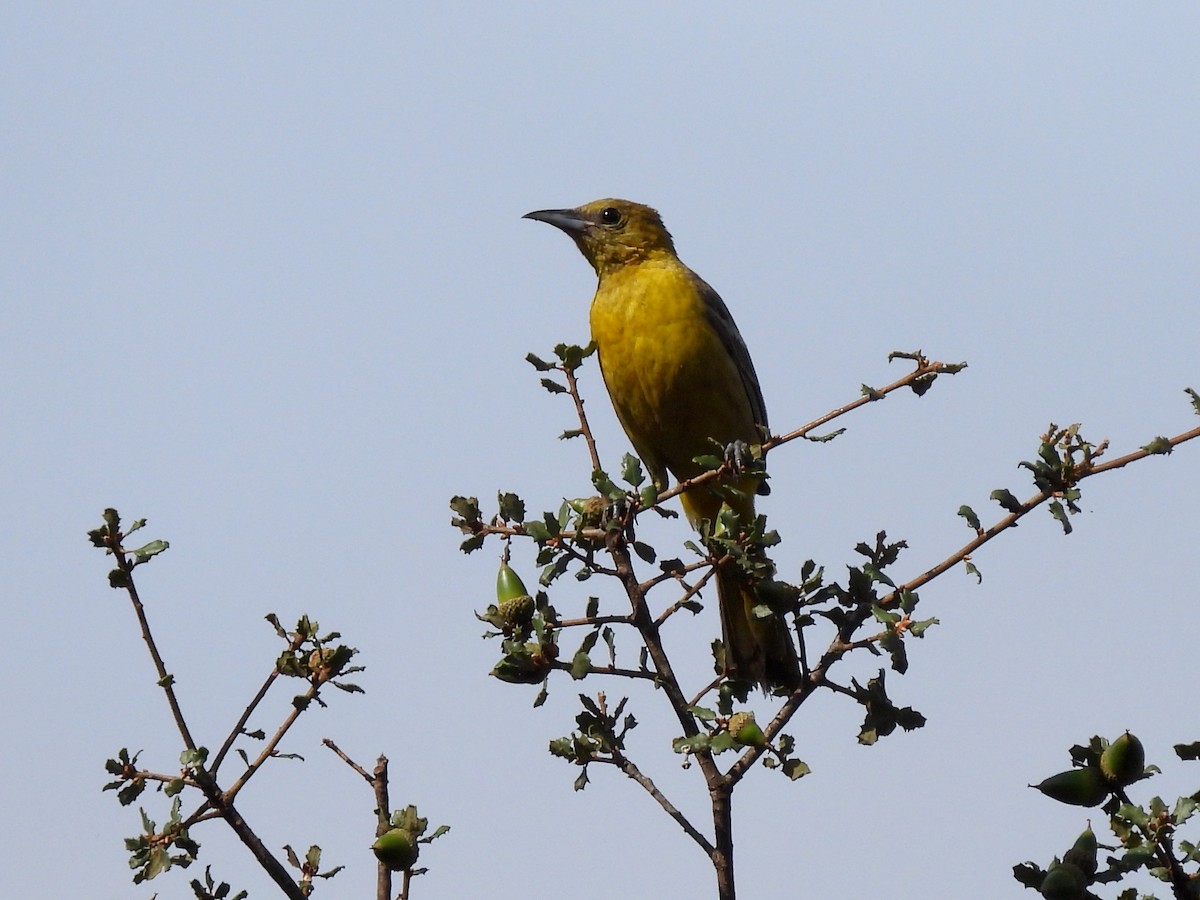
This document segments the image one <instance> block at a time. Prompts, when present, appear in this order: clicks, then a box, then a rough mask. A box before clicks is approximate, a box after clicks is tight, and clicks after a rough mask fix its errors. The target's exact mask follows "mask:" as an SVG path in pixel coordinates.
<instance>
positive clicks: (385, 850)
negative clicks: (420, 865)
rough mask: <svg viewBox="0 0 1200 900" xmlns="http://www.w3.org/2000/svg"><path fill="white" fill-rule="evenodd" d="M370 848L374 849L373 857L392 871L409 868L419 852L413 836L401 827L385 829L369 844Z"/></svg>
mask: <svg viewBox="0 0 1200 900" xmlns="http://www.w3.org/2000/svg"><path fill="white" fill-rule="evenodd" d="M371 849H372V850H374V851H375V858H376V859H377V860H379V861H380V862H381V863H383V864H384V865H385V866H387V867H388V868H389V869H391V870H392V871H393V872H400V871H402V870H404V869H411V868H412V865H413V863H415V862H416V861H417V856H418V855H419V853H420V848H419V847H418V846H417V842H416V841H414V840H413V836H412V835H411V834H409V833H408V832H407V831H406V830H405V829H403V828H393V829H392V830H391V831H385V832H384V833H383V834H381V835H380V836H379V837H378V838H377V839H376V841H375V843H373V844H372V845H371Z"/></svg>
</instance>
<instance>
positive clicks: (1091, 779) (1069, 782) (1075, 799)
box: [1030, 767, 1109, 806]
mask: <svg viewBox="0 0 1200 900" xmlns="http://www.w3.org/2000/svg"><path fill="white" fill-rule="evenodd" d="M1030 787H1035V788H1037V789H1038V790H1039V791H1041V792H1042V793H1043V794H1045V795H1046V796H1047V797H1049V798H1050V799H1051V800H1057V801H1058V802H1059V803H1069V804H1071V805H1072V806H1099V805H1100V804H1101V803H1103V802H1104V801H1105V800H1107V799H1108V793H1109V791H1108V784H1107V783H1106V782H1105V781H1104V776H1103V775H1101V774H1100V771H1099V770H1098V769H1093V768H1090V767H1089V768H1087V769H1068V770H1067V771H1066V772H1059V773H1058V774H1057V775H1051V776H1050V777H1049V778H1047V779H1046V780H1045V781H1043V782H1042V783H1041V784H1034V785H1030Z"/></svg>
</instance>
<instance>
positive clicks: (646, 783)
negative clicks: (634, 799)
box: [592, 751, 715, 856]
mask: <svg viewBox="0 0 1200 900" xmlns="http://www.w3.org/2000/svg"><path fill="white" fill-rule="evenodd" d="M592 762H598V763H607V764H608V765H612V766H616V767H617V768H618V769H620V770H621V771H622V772H624V773H625V774H626V775H628V776H629V777H630V778H632V779H633V780H634V781H636V782H637V783H638V784H640V785H641V786H642V787H643V788H645V790H646V793H648V794H649V795H650V796H651V797H653V798H654V799H655V800H656V801H657V802H658V805H659V806H661V807H662V808H663V809H664V810H666V813H667V815H669V816H670V817H671V818H672V819H674V820H675V821H676V822H677V823H678V824H679V827H680V828H682V829H683V830H684V831H685V832H687V835H688V837H690V838H691V839H692V840H693V841H695V842H696V843H697V844H699V845H700V849H702V850H703V851H704V852H705V853H707V854H708V855H709V856H712V854H713V850H714V849H715V848H714V847H713V845H712V843H711V842H710V841H709V840H708V838H706V837H705V836H704V835H703V834H701V833H700V832H699V831H697V830H696V827H695V826H694V825H693V824H692V823H691V822H689V821H688V819H687V816H685V815H684V814H683V813H682V812H680V811H679V810H678V809H677V808H676V806H675V804H673V803H672V802H671V801H670V800H668V799H667V797H666V795H665V794H663V792H662V791H661V790H659V788H658V785H656V784H655V783H654V781H653V780H652V779H651V778H650V777H649V776H648V775H646V774H645V773H643V772H642V770H641V769H639V768H638V767H637V765H636V764H635V763H634V762H633V760H631V759H629V757H627V756H625V754H623V753H621V752H620V751H613V753H612V757H611V758H609V757H601V756H596V757H593V758H592Z"/></svg>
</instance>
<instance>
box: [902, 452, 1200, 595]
mask: <svg viewBox="0 0 1200 900" xmlns="http://www.w3.org/2000/svg"><path fill="white" fill-rule="evenodd" d="M1197 437H1200V428H1193V429H1192V430H1191V431H1185V432H1183V433H1182V434H1178V435H1176V436H1175V437H1173V438H1167V439H1166V446H1169V447H1171V448H1174V447H1177V446H1178V445H1179V444H1182V443H1184V442H1186V441H1190V440H1193V439H1194V438H1197ZM1161 455H1163V451H1158V452H1151V451H1149V450H1146V449H1144V448H1140V449H1138V450H1134V451H1133V452H1131V453H1127V454H1125V455H1124V456H1120V457H1117V458H1116V459H1112V460H1109V461H1108V462H1103V463H1093V464H1091V465H1089V466H1088V467H1087V468H1086V469H1083V470H1081V471H1079V472H1077V473H1076V474H1075V476H1074V479H1073V482H1072V483H1073V484H1078V483H1079V482H1080V481H1083V480H1084V479H1087V478H1091V477H1092V476H1094V475H1099V474H1101V473H1102V472H1108V471H1111V470H1113V469H1120V468H1123V467H1125V466H1127V465H1129V464H1130V463H1133V462H1137V461H1139V460H1142V459H1145V458H1146V457H1148V456H1161ZM1056 494H1057V492H1055V491H1038V492H1037V493H1036V494H1034V495H1033V496H1032V497H1030V498H1029V499H1028V500H1026V501H1024V502H1023V503H1021V504H1020V507H1019V508H1018V509H1017V510H1015V511H1013V512H1011V513H1009V514H1008V515H1007V516H1005V517H1004V518H1003V519H1000V520H999V521H998V522H997V523H996V524H995V525H993V526H992V527H991V528H988V529H987V530H986V531H982V532H980V533H979V534H977V535H976V536H975V538H974V539H973V540H971V541H968V542H967V543H966V544H964V545H963V546H962V547H960V548H959V549H958V550H957V551H955V552H954V553H952V554H951V555H950V556H948V557H946V558H945V559H944V560H942V561H941V562H940V563H938V564H937V565H936V566H933V567H932V568H931V569H927V570H926V571H925V572H923V573H922V574H921V575H918V576H917V577H916V578H914V579H912V580H911V581H908V582H906V583H904V584H902V585H900V586H899V587H897V588H896V589H895V590H894V591H892V592H891V593H890V594H888V595H887V596H886V597H884V598H883V599H881V600H880V606H882V607H884V608H885V609H887V608H889V607H892V606H895V605H896V604H898V603H899V598H900V594H901V593H902V592H904V591H913V590H916V589H917V588H919V587H922V586H923V585H926V584H928V583H929V582H930V581H932V580H933V579H935V578H937V577H938V576H939V575H941V574H942V573H943V572H945V571H947V570H949V569H952V568H953V567H954V566H956V565H958V564H959V563H960V562H963V561H964V560H966V559H968V558H969V557H970V556H971V554H972V553H974V552H975V551H976V550H978V549H979V548H980V547H982V546H983V545H984V544H986V543H987V542H988V541H990V540H992V538H994V537H996V536H997V535H999V534H1001V533H1002V532H1004V531H1007V530H1008V529H1009V528H1012V527H1013V526H1014V525H1016V524H1017V522H1018V521H1020V520H1021V519H1022V518H1024V517H1025V516H1026V515H1028V514H1029V513H1031V512H1032V511H1033V510H1035V509H1036V508H1037V507H1039V506H1041V505H1042V504H1043V503H1045V502H1046V501H1047V500H1050V499H1052V498H1054V497H1055V496H1056Z"/></svg>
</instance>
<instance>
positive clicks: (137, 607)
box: [109, 531, 196, 750]
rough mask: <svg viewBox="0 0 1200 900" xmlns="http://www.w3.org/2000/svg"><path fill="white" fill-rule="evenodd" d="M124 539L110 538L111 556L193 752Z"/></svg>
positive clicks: (160, 681) (118, 535) (186, 744)
mask: <svg viewBox="0 0 1200 900" xmlns="http://www.w3.org/2000/svg"><path fill="white" fill-rule="evenodd" d="M124 537H125V535H123V534H122V533H121V532H120V531H117V532H116V533H115V534H113V535H112V536H111V539H110V543H109V547H110V549H111V550H112V553H113V556H115V557H116V560H117V568H118V569H120V570H121V572H122V573H124V575H125V579H126V583H125V590H126V592H127V593H128V594H129V599H130V601H131V602H132V603H133V611H134V613H135V614H136V615H137V620H138V625H139V626H140V627H141V629H142V640H143V641H145V642H146V647H147V649H149V651H150V658H151V659H152V660H154V670H155V671H156V672H157V673H158V685H159V687H161V688H162V689H163V693H164V694H166V695H167V705H168V706H170V707H171V715H172V716H173V717H174V719H175V727H176V728H177V729H178V730H179V736H180V737H181V738H183V745H184V747H186V748H187V749H188V750H195V749H196V742H195V741H194V740H192V733H191V731H190V730H189V729H188V726H187V722H186V720H185V719H184V717H183V710H182V709H180V707H179V700H178V698H177V697H176V696H175V687H174V683H175V679H174V676H172V675H170V674H168V672H167V667H166V664H165V663H164V662H163V658H162V655H161V654H160V653H159V652H158V645H157V644H156V643H155V641H154V635H153V634H152V633H151V632H150V622H149V620H148V619H147V618H146V608H145V607H144V606H143V605H142V600H141V597H139V596H138V590H137V585H135V584H134V583H133V565H132V563H130V562H129V559H128V558H127V557H126V556H125V548H124V546H122V544H121V541H122V539H123V538H124Z"/></svg>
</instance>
